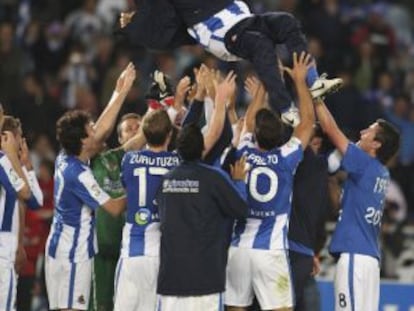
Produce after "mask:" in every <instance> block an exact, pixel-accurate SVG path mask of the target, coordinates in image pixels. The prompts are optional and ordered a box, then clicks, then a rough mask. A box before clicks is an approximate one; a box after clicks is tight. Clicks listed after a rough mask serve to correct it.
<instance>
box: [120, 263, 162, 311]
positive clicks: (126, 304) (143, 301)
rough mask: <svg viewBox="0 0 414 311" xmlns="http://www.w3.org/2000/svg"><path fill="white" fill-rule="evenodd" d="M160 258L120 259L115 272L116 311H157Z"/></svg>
mask: <svg viewBox="0 0 414 311" xmlns="http://www.w3.org/2000/svg"><path fill="white" fill-rule="evenodd" d="M158 267H159V257H147V256H139V257H131V258H120V259H119V261H118V266H117V268H116V272H115V294H114V295H115V296H114V298H115V306H114V310H115V311H125V310H128V311H141V310H142V311H146V310H148V311H153V310H154V311H155V308H156V306H157V278H158Z"/></svg>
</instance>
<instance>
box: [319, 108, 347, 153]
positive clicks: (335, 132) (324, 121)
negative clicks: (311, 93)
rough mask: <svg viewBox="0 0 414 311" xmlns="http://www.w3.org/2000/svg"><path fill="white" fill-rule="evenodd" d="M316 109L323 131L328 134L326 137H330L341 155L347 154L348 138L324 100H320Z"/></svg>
mask: <svg viewBox="0 0 414 311" xmlns="http://www.w3.org/2000/svg"><path fill="white" fill-rule="evenodd" d="M315 108H316V115H317V116H318V119H319V123H320V125H321V127H322V130H323V131H324V132H325V133H326V135H328V137H329V139H330V140H331V142H332V143H333V144H334V145H335V147H336V148H337V149H338V150H339V152H340V153H341V154H345V152H346V149H347V148H348V144H349V140H348V138H347V137H346V136H345V134H344V133H343V132H342V131H341V130H340V129H339V127H338V125H337V124H336V122H335V120H334V118H333V117H332V115H331V113H330V112H329V110H328V108H326V105H325V103H324V102H323V101H322V100H318V101H317V102H316V105H315Z"/></svg>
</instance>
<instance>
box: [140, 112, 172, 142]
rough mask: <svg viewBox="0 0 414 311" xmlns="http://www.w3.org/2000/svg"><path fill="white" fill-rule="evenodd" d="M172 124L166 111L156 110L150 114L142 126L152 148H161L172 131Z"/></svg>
mask: <svg viewBox="0 0 414 311" xmlns="http://www.w3.org/2000/svg"><path fill="white" fill-rule="evenodd" d="M172 127H173V126H172V123H171V120H170V117H169V116H168V113H167V112H166V111H165V110H155V111H151V112H150V113H148V115H147V116H145V118H144V122H143V124H142V131H143V132H144V136H145V138H146V140H147V143H148V145H150V146H161V145H163V144H164V143H165V141H166V140H167V137H168V135H169V134H170V133H171V131H172Z"/></svg>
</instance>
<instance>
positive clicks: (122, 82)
mask: <svg viewBox="0 0 414 311" xmlns="http://www.w3.org/2000/svg"><path fill="white" fill-rule="evenodd" d="M135 78H136V71H135V66H134V64H133V63H129V64H128V66H127V67H126V68H125V69H124V71H122V73H121V75H120V76H119V78H118V81H117V82H116V87H115V91H116V92H118V93H122V94H124V95H126V94H128V92H129V90H130V89H131V87H132V84H133V83H134V81H135Z"/></svg>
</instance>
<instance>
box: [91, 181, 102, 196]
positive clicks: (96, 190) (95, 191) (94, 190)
mask: <svg viewBox="0 0 414 311" xmlns="http://www.w3.org/2000/svg"><path fill="white" fill-rule="evenodd" d="M91 190H92V194H93V196H95V197H99V196H100V195H101V189H100V188H99V186H98V185H97V184H94V185H92V187H91Z"/></svg>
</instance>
